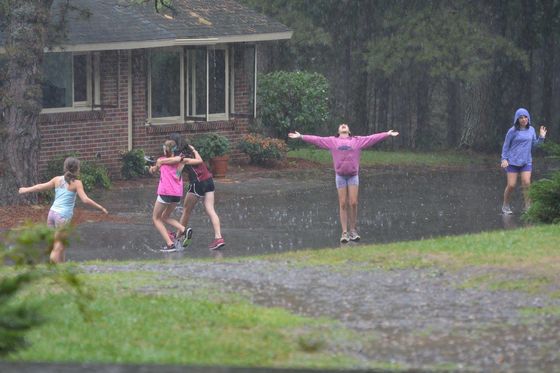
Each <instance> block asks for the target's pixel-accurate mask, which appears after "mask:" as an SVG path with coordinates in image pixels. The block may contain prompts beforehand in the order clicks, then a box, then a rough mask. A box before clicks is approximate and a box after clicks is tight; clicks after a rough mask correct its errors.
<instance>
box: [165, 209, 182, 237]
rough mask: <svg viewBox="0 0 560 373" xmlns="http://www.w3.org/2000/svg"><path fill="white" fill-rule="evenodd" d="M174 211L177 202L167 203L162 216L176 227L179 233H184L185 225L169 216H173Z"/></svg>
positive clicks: (166, 221)
mask: <svg viewBox="0 0 560 373" xmlns="http://www.w3.org/2000/svg"><path fill="white" fill-rule="evenodd" d="M173 211H175V204H174V203H173V204H169V205H167V207H166V208H165V210H163V214H162V215H161V218H162V220H163V221H164V222H165V223H167V224H169V225H171V226H173V227H174V228H176V229H177V231H178V232H179V233H183V231H184V230H185V227H184V226H183V225H181V223H179V222H178V221H177V219H173V218H170V217H169V216H171V213H172V212H173Z"/></svg>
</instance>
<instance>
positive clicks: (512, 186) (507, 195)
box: [504, 172, 517, 206]
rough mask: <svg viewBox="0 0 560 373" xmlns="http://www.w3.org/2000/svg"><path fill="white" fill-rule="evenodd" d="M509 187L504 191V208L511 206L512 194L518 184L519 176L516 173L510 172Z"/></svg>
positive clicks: (508, 174) (508, 177) (508, 175)
mask: <svg viewBox="0 0 560 373" xmlns="http://www.w3.org/2000/svg"><path fill="white" fill-rule="evenodd" d="M506 175H507V185H506V189H505V190H504V206H507V205H509V203H510V202H511V194H512V193H513V191H514V190H515V185H516V184H517V174H516V173H514V172H508V173H507V174H506Z"/></svg>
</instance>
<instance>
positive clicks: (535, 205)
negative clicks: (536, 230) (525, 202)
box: [523, 171, 560, 224]
mask: <svg viewBox="0 0 560 373" xmlns="http://www.w3.org/2000/svg"><path fill="white" fill-rule="evenodd" d="M529 197H530V198H531V207H530V208H529V209H528V210H527V212H526V213H525V215H524V216H523V217H524V219H525V220H527V221H531V222H540V223H548V224H550V223H552V224H557V223H560V171H557V172H554V173H553V174H552V175H551V177H550V178H546V179H541V180H539V181H536V182H534V183H532V184H531V186H530V187H529Z"/></svg>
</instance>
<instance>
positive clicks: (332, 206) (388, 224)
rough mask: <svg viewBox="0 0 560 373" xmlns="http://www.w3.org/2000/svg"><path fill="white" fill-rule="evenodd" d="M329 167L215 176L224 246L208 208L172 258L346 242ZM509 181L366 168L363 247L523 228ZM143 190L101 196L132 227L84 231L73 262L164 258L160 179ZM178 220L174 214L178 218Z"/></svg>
mask: <svg viewBox="0 0 560 373" xmlns="http://www.w3.org/2000/svg"><path fill="white" fill-rule="evenodd" d="M333 179H334V177H333V175H332V170H330V169H328V168H325V169H322V170H309V171H301V170H299V171H281V172H276V173H275V172H270V173H267V174H265V175H262V176H258V175H256V174H251V175H236V176H233V177H232V178H230V179H225V180H223V179H222V180H216V188H217V190H216V210H217V212H218V214H219V216H220V219H221V223H222V233H223V236H224V238H225V240H226V243H227V244H226V247H225V248H224V250H221V251H220V252H218V253H213V252H210V251H209V250H208V249H207V245H208V243H209V242H210V241H211V240H212V239H213V232H212V229H211V225H210V222H209V220H208V218H207V216H206V214H205V213H204V210H203V207H202V204H200V203H199V205H198V206H197V207H196V209H195V212H194V216H193V217H192V219H191V222H190V226H191V227H192V228H193V230H194V239H193V244H192V245H191V246H190V247H189V249H188V250H187V251H185V252H181V253H173V254H165V255H166V256H165V257H185V256H186V257H211V256H212V255H227V256H246V255H257V254H267V253H277V252H283V251H288V250H298V249H304V248H323V247H337V246H340V244H339V238H340V226H339V221H338V199H337V195H336V189H335V187H334V180H333ZM504 183H505V177H504V175H503V173H502V172H501V171H500V170H497V169H496V170H478V169H475V170H461V171H458V170H457V171H423V172H418V171H405V170H394V169H393V170H391V169H387V170H379V169H364V170H362V171H361V174H360V202H359V212H358V214H359V218H358V221H359V227H358V229H359V231H360V234H361V237H362V240H361V241H360V244H375V243H384V242H394V241H404V240H416V239H423V238H430V237H435V236H443V235H457V234H463V233H472V232H481V231H489V230H497V229H505V228H514V227H517V226H519V225H520V219H519V216H520V214H519V212H520V211H521V199H522V198H521V193H520V191H517V192H516V194H515V196H514V199H515V201H514V204H513V207H514V209H515V210H516V212H517V213H516V214H515V215H513V216H509V217H505V218H504V217H503V216H502V215H501V213H500V205H501V198H502V193H503V188H504V185H505V184H504ZM143 184H144V186H142V187H138V188H133V189H113V190H110V191H105V192H101V193H100V194H98V195H95V196H94V197H95V198H96V199H97V200H99V201H100V203H102V204H103V205H104V206H107V207H108V209H109V210H110V213H111V214H117V215H119V216H122V217H123V218H126V219H127V221H128V222H125V223H122V224H119V223H114V222H100V223H90V224H84V225H82V226H80V227H79V229H78V234H79V238H80V240H79V241H74V242H73V243H72V246H71V248H70V250H68V254H67V258H68V259H69V260H74V261H83V260H92V259H101V260H107V259H112V260H134V259H157V258H162V257H163V256H164V254H161V253H159V252H157V250H158V249H159V248H160V247H161V246H162V244H163V243H162V240H161V238H160V237H159V235H158V234H157V232H156V230H155V228H154V226H153V224H152V222H151V211H152V208H153V203H154V199H155V189H156V184H157V180H156V179H155V178H154V179H147V180H144V181H143ZM178 216H179V215H177V217H178Z"/></svg>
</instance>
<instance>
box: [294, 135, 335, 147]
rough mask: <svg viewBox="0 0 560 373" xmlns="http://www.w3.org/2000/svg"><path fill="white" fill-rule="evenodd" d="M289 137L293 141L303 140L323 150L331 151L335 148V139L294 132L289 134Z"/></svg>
mask: <svg viewBox="0 0 560 373" xmlns="http://www.w3.org/2000/svg"><path fill="white" fill-rule="evenodd" d="M288 137H289V138H291V139H302V140H303V141H305V142H308V143H310V144H313V145H315V146H317V147H319V148H322V149H330V148H331V147H333V146H334V141H333V139H334V137H321V136H313V135H302V134H301V133H299V132H297V131H294V132H290V133H288Z"/></svg>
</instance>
